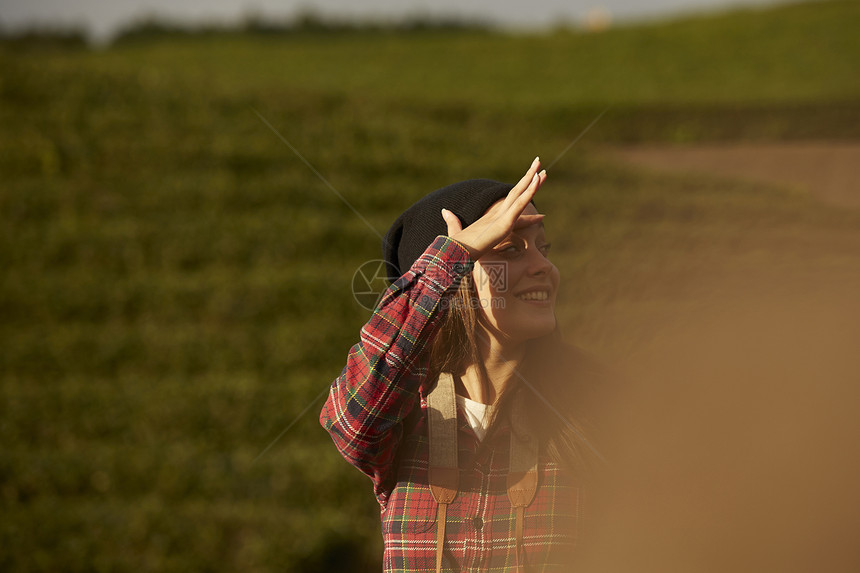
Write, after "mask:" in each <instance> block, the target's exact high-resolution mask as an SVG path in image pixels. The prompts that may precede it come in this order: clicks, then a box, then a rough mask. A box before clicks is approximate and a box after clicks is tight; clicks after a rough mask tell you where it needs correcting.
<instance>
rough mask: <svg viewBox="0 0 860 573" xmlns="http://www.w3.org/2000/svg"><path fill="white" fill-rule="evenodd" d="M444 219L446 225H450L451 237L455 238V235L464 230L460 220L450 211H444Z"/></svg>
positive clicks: (449, 233) (449, 234)
mask: <svg viewBox="0 0 860 573" xmlns="http://www.w3.org/2000/svg"><path fill="white" fill-rule="evenodd" d="M442 219H444V220H445V224H446V225H448V236H449V237H453V236H454V234H455V233H459V232H460V231H462V230H463V224H462V223H461V222H460V218H459V217H457V215H455V214H454V213H452V212H451V211H449V210H448V209H442Z"/></svg>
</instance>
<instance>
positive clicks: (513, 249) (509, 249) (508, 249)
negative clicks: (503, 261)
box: [498, 245, 520, 256]
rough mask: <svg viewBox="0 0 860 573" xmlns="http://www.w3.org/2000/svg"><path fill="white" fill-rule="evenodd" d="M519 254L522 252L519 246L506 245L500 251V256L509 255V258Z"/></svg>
mask: <svg viewBox="0 0 860 573" xmlns="http://www.w3.org/2000/svg"><path fill="white" fill-rule="evenodd" d="M519 252H520V247H519V245H505V246H504V247H501V248H499V249H498V253H499V254H502V255H508V256H510V255H516V254H517V253H519Z"/></svg>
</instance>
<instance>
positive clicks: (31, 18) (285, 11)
mask: <svg viewBox="0 0 860 573" xmlns="http://www.w3.org/2000/svg"><path fill="white" fill-rule="evenodd" d="M788 1H789V0H530V1H528V2H523V1H522V0H520V1H516V2H514V1H511V0H470V1H469V2H464V1H463V0H419V1H411V2H408V1H404V0H316V1H313V2H311V1H308V0H195V1H192V2H188V1H183V0H0V27H2V28H3V29H7V30H8V29H20V28H22V27H28V26H32V25H43V26H44V25H51V24H59V25H69V24H72V25H78V26H80V27H83V28H84V29H85V30H87V32H88V33H89V34H90V35H91V37H92V38H93V39H95V40H96V41H104V40H106V39H109V38H110V36H111V35H112V34H114V33H115V32H116V30H117V28H118V27H120V26H122V25H124V24H127V23H128V22H131V21H134V20H136V19H140V18H143V17H146V16H153V15H156V16H160V17H164V18H167V19H171V20H177V21H180V22H186V23H197V22H201V23H202V22H230V21H235V20H237V19H240V18H243V17H245V16H247V15H249V14H257V15H261V16H264V17H272V18H276V19H285V18H288V17H290V16H292V15H294V14H296V13H297V12H300V11H303V10H304V11H307V10H308V9H310V10H312V11H313V12H315V13H318V14H320V15H322V16H332V17H338V18H359V19H374V20H388V19H390V20H396V19H399V18H404V17H408V16H415V15H424V16H431V17H440V16H445V17H452V16H453V17H463V18H469V19H479V20H481V21H485V22H489V23H492V24H499V25H502V26H505V27H511V28H523V29H539V28H543V27H549V26H553V25H556V24H559V23H578V22H583V21H584V20H585V19H586V18H587V16H588V14H589V12H590V11H592V10H593V9H595V8H600V9H603V10H604V11H605V12H608V13H609V14H611V15H612V18H613V20H614V21H631V20H639V19H655V18H665V17H670V16H674V15H680V14H689V13H695V12H701V11H717V10H724V9H727V8H730V7H736V6H765V5H770V4H779V3H787V2H788Z"/></svg>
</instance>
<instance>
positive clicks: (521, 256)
mask: <svg viewBox="0 0 860 573" xmlns="http://www.w3.org/2000/svg"><path fill="white" fill-rule="evenodd" d="M500 207H501V205H500V202H497V203H494V204H493V205H492V206H491V207H490V208H489V209H488V210H487V213H492V212H493V211H494V210H495V209H497V208H500ZM523 214H524V215H535V214H537V209H535V207H534V205H532V204H531V203H529V205H528V206H527V207H526V209H525V211H524V212H523ZM548 250H549V242H548V241H547V239H546V235H545V233H544V227H543V223H542V222H539V223H535V224H532V225H529V226H526V227H520V228H516V227H515V228H514V231H513V232H512V233H511V234H510V235H508V236H507V237H506V238H504V239H503V240H502V241H501V242H500V243H499V244H497V245H496V246H495V247H493V249H492V250H491V251H490V252H488V253H487V254H485V255H484V256H482V257H481V258H480V259H478V261H476V263H475V268H474V269H473V270H472V278H473V279H474V281H475V286H476V289H477V292H478V297H479V299H480V303H481V312H482V313H483V315H484V317H485V319H486V323H487V324H488V325H489V327H490V330H491V332H493V331H495V332H494V334H496V335H497V336H498V335H501V336H502V337H503V338H504V339H505V340H507V341H510V342H524V341H526V340H531V339H533V338H538V337H541V336H544V335H546V334H549V333H551V332H552V331H553V330H554V329H555V298H556V294H557V293H558V285H559V281H560V276H559V272H558V269H557V268H556V267H555V265H553V264H552V263H551V262H550V261H549V259H547V252H548Z"/></svg>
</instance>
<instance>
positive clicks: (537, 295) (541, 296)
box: [517, 290, 549, 302]
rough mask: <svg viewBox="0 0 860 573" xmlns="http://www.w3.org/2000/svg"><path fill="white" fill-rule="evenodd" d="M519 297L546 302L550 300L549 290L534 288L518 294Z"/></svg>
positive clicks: (529, 300)
mask: <svg viewBox="0 0 860 573" xmlns="http://www.w3.org/2000/svg"><path fill="white" fill-rule="evenodd" d="M517 298H518V299H520V300H524V301H528V302H546V301H548V300H549V291H546V290H533V291H529V292H524V293H522V294H518V295H517Z"/></svg>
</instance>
